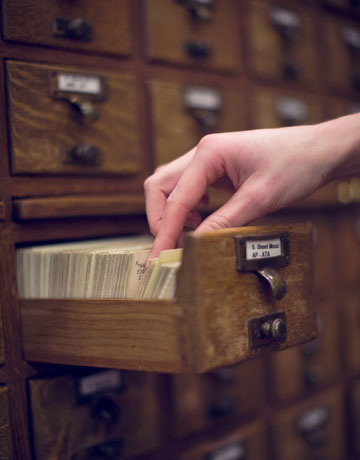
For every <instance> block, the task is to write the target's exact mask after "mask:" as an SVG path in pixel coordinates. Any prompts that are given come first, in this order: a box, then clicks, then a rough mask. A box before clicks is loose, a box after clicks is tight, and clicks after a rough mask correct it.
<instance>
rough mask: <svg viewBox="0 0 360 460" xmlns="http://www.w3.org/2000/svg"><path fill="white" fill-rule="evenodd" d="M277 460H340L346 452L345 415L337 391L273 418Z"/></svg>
mask: <svg viewBox="0 0 360 460" xmlns="http://www.w3.org/2000/svg"><path fill="white" fill-rule="evenodd" d="M272 428H273V435H274V441H275V446H276V447H275V449H276V455H275V458H276V459H277V460H289V459H291V460H305V459H306V460H315V459H320V458H326V459H327V460H340V459H344V458H346V456H345V452H344V414H343V405H342V394H341V392H340V391H339V390H338V389H335V390H331V391H328V392H324V393H322V394H321V395H319V396H316V397H315V398H312V399H308V400H305V401H303V402H301V403H299V404H297V405H294V406H292V407H289V408H286V409H283V410H282V411H280V412H279V413H278V414H277V415H275V417H274V422H273V427H272Z"/></svg>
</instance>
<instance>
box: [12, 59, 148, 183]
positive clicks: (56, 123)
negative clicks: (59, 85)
mask: <svg viewBox="0 0 360 460" xmlns="http://www.w3.org/2000/svg"><path fill="white" fill-rule="evenodd" d="M51 71H63V72H75V73H76V72H77V73H82V74H84V73H85V74H90V75H91V74H95V75H101V76H103V77H104V81H105V91H106V96H105V101H104V102H95V103H94V104H95V105H96V106H97V108H98V110H99V119H98V120H97V121H91V120H86V119H85V118H84V116H81V115H80V114H79V113H76V111H75V110H74V109H73V108H72V107H71V106H70V104H69V103H68V102H66V101H64V100H57V99H56V100H55V99H53V98H52V96H51V94H50V91H49V84H50V76H51ZM7 74H8V93H9V105H10V135H11V156H12V172H13V173H17V174H18V173H77V174H79V173H80V174H86V175H89V174H92V173H101V172H108V173H122V174H134V173H137V172H140V170H141V166H140V145H139V136H138V119H137V116H138V115H137V96H136V87H135V83H134V81H133V79H132V78H131V77H129V76H128V75H116V74H111V73H106V72H103V71H101V72H99V70H98V69H96V70H89V69H79V68H64V67H55V66H47V65H37V64H28V63H22V62H8V63H7ZM84 144H88V145H89V144H90V145H93V146H95V147H97V148H98V149H100V152H101V163H100V164H99V165H81V164H74V163H68V162H66V161H65V152H66V151H69V150H70V149H71V148H73V147H74V146H78V145H84Z"/></svg>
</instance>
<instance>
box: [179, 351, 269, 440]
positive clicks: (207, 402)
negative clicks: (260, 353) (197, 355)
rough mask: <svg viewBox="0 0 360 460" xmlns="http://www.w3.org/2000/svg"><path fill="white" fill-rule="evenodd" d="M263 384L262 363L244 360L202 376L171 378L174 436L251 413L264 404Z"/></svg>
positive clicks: (186, 375) (203, 428)
mask: <svg viewBox="0 0 360 460" xmlns="http://www.w3.org/2000/svg"><path fill="white" fill-rule="evenodd" d="M249 376H251V378H249ZM264 382H265V375H264V363H263V361H262V360H252V361H248V362H246V363H241V364H238V365H236V366H232V367H227V368H222V369H218V370H217V371H213V372H211V373H208V374H205V375H202V376H196V375H188V374H182V375H176V376H174V378H173V392H174V403H175V433H176V436H185V435H187V434H190V433H192V432H195V431H201V430H205V429H206V428H208V427H209V426H211V425H214V424H218V425H219V424H220V425H221V424H223V423H224V421H225V420H226V419H230V418H234V417H239V416H240V415H247V414H249V413H254V412H255V411H256V410H258V409H260V408H261V406H262V404H263V403H264V401H265V384H264Z"/></svg>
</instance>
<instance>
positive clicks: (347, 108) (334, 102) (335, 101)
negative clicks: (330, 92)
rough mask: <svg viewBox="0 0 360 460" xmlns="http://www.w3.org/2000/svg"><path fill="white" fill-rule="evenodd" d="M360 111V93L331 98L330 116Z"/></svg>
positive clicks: (336, 116)
mask: <svg viewBox="0 0 360 460" xmlns="http://www.w3.org/2000/svg"><path fill="white" fill-rule="evenodd" d="M358 111H360V95H359V96H358V97H356V96H353V97H351V98H348V99H345V98H339V97H338V98H335V97H333V98H331V99H330V101H329V114H330V118H338V117H342V116H344V115H349V114H351V113H356V112H358Z"/></svg>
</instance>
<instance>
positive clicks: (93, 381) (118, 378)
mask: <svg viewBox="0 0 360 460" xmlns="http://www.w3.org/2000/svg"><path fill="white" fill-rule="evenodd" d="M122 377H123V376H122V373H121V371H118V370H115V369H111V370H108V371H103V372H97V373H96V374H91V375H87V376H86V377H82V378H80V379H79V382H78V392H79V395H80V396H90V395H92V394H94V393H100V392H103V391H110V390H119V389H121V387H122V385H123V378H122Z"/></svg>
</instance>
